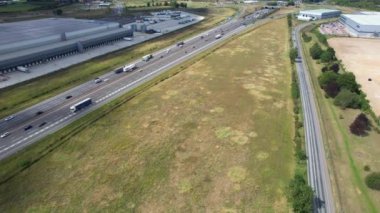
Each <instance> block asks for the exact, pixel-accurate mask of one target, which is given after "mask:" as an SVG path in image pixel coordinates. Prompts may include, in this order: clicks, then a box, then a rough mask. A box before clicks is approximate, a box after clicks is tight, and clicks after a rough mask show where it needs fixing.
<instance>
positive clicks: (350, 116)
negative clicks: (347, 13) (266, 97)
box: [302, 25, 380, 212]
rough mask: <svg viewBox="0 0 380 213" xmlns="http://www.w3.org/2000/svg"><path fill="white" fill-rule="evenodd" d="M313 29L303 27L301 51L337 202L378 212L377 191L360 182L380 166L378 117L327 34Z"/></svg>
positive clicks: (346, 207)
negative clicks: (315, 105)
mask: <svg viewBox="0 0 380 213" xmlns="http://www.w3.org/2000/svg"><path fill="white" fill-rule="evenodd" d="M317 30H318V29H317V26H315V25H314V26H313V25H311V26H309V27H307V28H306V29H305V30H304V32H302V40H303V43H304V45H303V47H304V49H303V52H304V54H305V60H304V61H305V62H306V63H307V65H308V67H309V70H310V72H311V77H312V78H311V79H312V82H313V86H314V88H315V89H314V90H315V94H316V97H317V101H318V106H319V114H320V116H321V120H322V124H323V126H322V127H323V128H322V131H323V136H324V141H325V147H326V149H327V151H328V153H329V154H328V156H329V158H328V162H329V164H330V165H331V167H330V172H331V176H332V179H333V181H332V183H333V184H334V190H333V191H334V196H335V201H336V206H337V208H338V209H343V210H350V211H352V212H378V210H379V208H380V206H379V205H378V204H379V203H380V196H379V195H380V194H379V192H377V191H375V190H371V189H369V188H368V187H367V186H366V182H365V177H366V176H367V175H368V172H369V171H370V170H369V168H372V169H373V170H374V171H375V172H376V171H379V170H380V163H379V162H378V156H379V155H380V149H379V148H378V141H380V134H379V133H378V129H379V126H378V118H377V117H376V116H375V114H374V113H373V112H372V110H371V108H370V106H369V104H368V101H367V100H366V96H365V94H364V93H363V92H362V91H361V89H360V85H359V84H358V83H357V82H356V79H355V76H354V75H353V74H352V73H351V72H349V71H348V70H346V69H345V67H344V65H343V64H342V62H341V61H340V60H338V59H337V58H336V56H335V51H334V50H333V48H331V47H329V45H328V37H325V36H324V35H322V34H320V33H319V32H318V31H317ZM362 168H363V169H362Z"/></svg>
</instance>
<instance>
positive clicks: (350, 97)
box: [334, 88, 360, 109]
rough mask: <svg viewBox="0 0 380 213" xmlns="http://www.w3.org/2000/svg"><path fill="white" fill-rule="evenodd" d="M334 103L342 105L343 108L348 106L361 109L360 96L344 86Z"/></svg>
mask: <svg viewBox="0 0 380 213" xmlns="http://www.w3.org/2000/svg"><path fill="white" fill-rule="evenodd" d="M334 104H335V105H337V106H339V107H341V108H342V109H346V108H353V109H359V108H360V96H359V95H358V94H356V93H354V92H351V91H349V90H347V89H346V88H344V89H342V90H341V91H340V92H339V93H338V95H337V96H336V97H335V100H334Z"/></svg>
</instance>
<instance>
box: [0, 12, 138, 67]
mask: <svg viewBox="0 0 380 213" xmlns="http://www.w3.org/2000/svg"><path fill="white" fill-rule="evenodd" d="M126 36H133V31H132V30H130V29H126V28H123V27H122V26H121V25H120V24H119V23H116V22H106V21H94V20H83V19H73V18H46V19H39V20H31V21H21V22H13V23H4V24H0V73H7V72H11V71H15V70H16V69H18V70H20V71H26V70H27V69H23V68H25V67H29V66H32V65H35V64H40V63H43V62H47V61H50V60H54V59H56V58H60V57H64V56H68V55H72V54H75V53H82V52H84V51H85V50H86V49H89V48H92V47H96V46H99V45H103V44H107V43H109V42H113V41H116V40H121V39H123V37H126ZM20 66H21V69H20Z"/></svg>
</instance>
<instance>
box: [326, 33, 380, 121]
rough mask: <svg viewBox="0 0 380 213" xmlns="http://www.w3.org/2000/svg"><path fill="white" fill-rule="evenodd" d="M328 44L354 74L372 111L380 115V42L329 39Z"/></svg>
mask: <svg viewBox="0 0 380 213" xmlns="http://www.w3.org/2000/svg"><path fill="white" fill-rule="evenodd" d="M328 42H329V44H330V46H331V47H333V48H334V49H335V51H336V55H337V57H338V58H339V59H341V60H342V62H343V64H344V66H345V67H346V69H347V70H348V71H350V72H353V73H354V74H355V76H356V79H357V82H358V83H359V84H360V85H361V86H362V90H363V91H364V92H365V93H366V94H367V98H368V100H369V101H370V104H371V107H372V108H373V111H374V112H375V113H376V115H380V68H379V67H380V40H379V39H364V38H331V39H329V40H328Z"/></svg>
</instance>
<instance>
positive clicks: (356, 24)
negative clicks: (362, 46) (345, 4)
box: [339, 12, 380, 37]
mask: <svg viewBox="0 0 380 213" xmlns="http://www.w3.org/2000/svg"><path fill="white" fill-rule="evenodd" d="M339 20H340V22H341V23H343V24H344V25H345V26H346V29H347V30H348V31H349V33H350V34H351V35H353V36H359V37H380V35H379V34H380V13H379V12H360V13H359V14H343V15H341V17H340V19H339Z"/></svg>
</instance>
